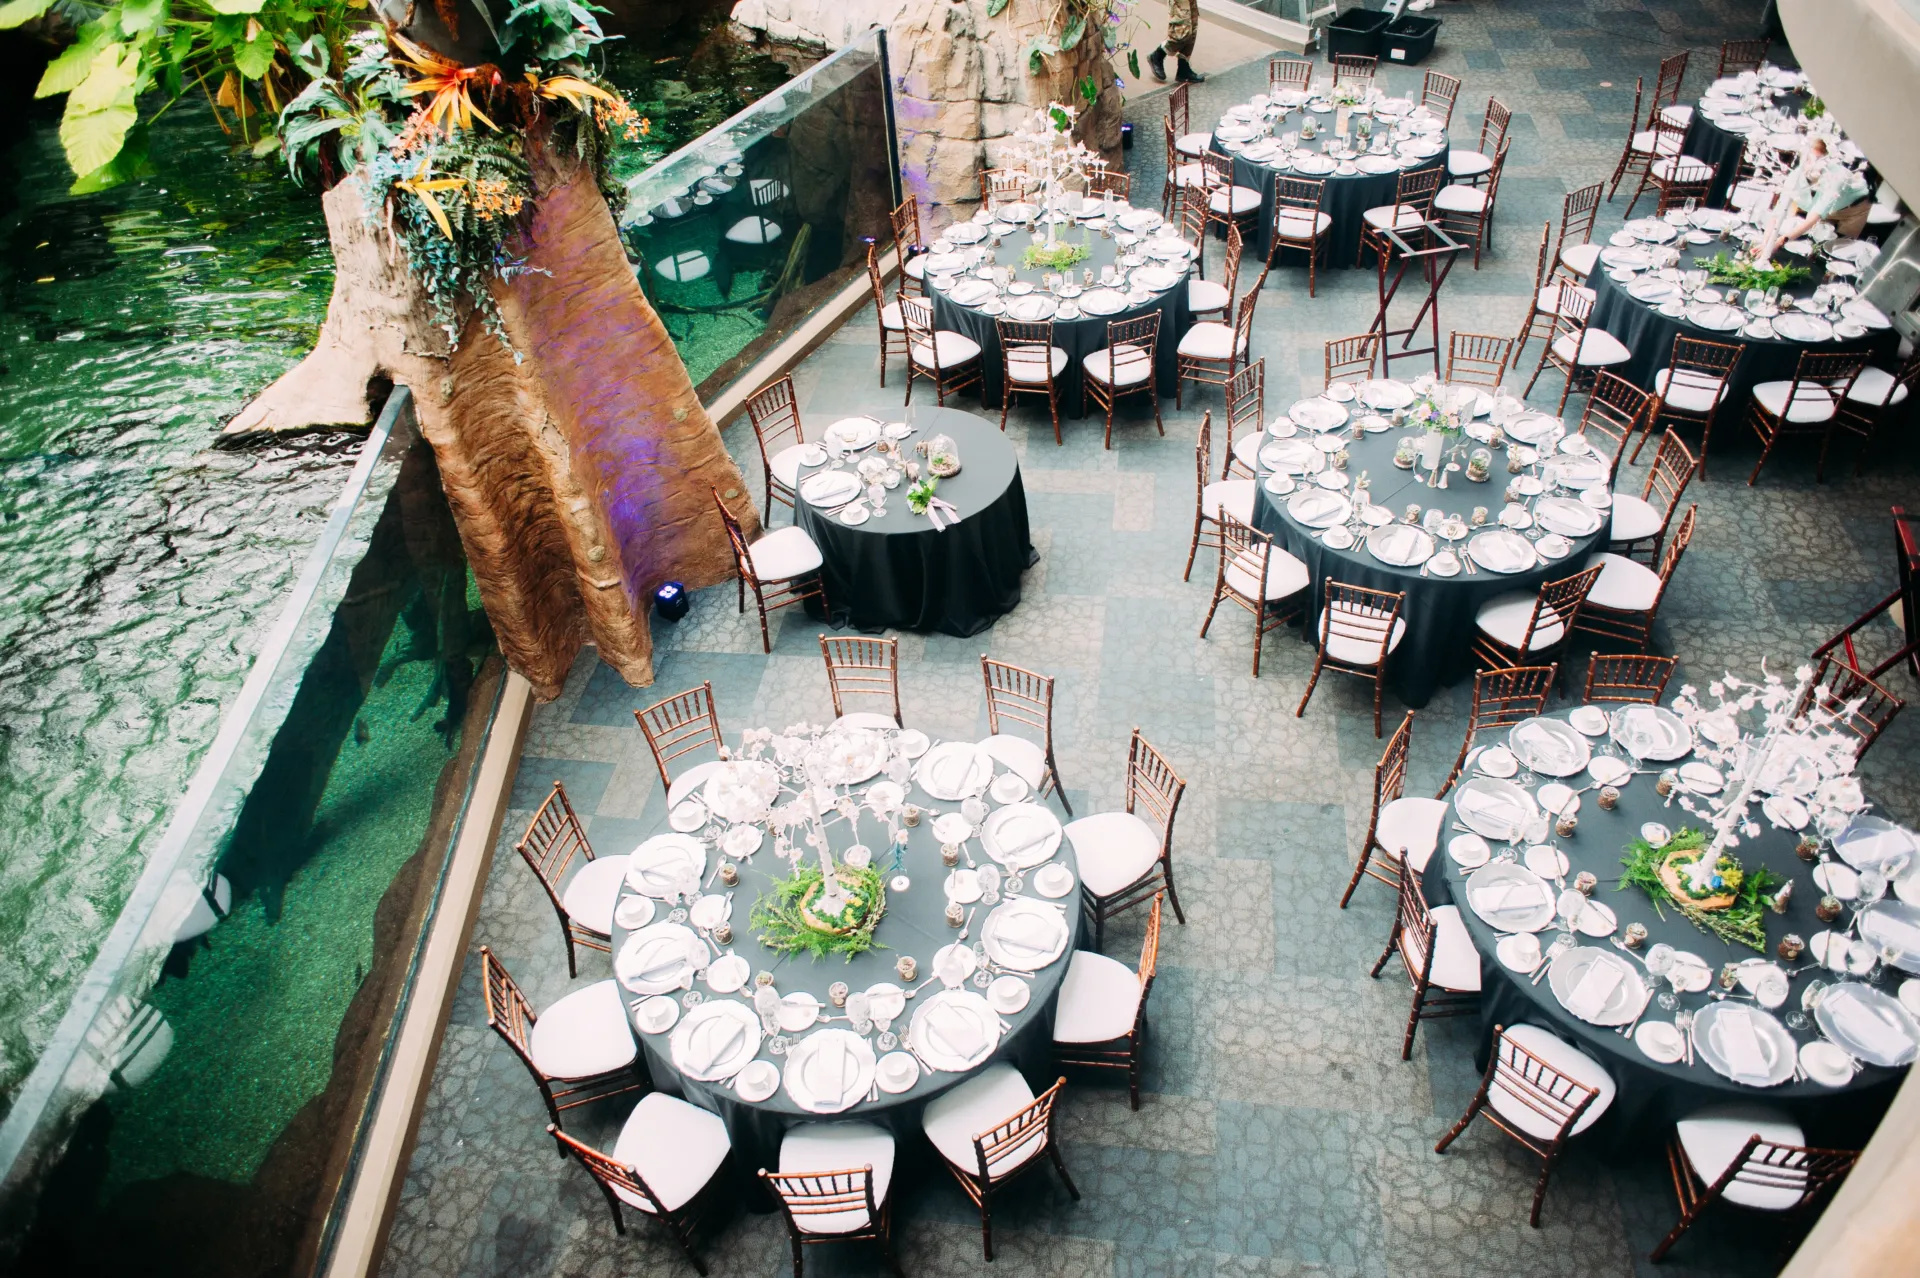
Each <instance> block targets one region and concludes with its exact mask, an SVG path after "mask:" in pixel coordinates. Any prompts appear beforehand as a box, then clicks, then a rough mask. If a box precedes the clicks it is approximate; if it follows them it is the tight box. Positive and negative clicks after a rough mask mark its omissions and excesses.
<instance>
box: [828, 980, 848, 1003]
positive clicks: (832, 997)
mask: <svg viewBox="0 0 1920 1278" xmlns="http://www.w3.org/2000/svg"><path fill="white" fill-rule="evenodd" d="M827 1001H828V1002H829V1003H832V1004H833V1005H834V1006H835V1007H845V1006H846V1005H847V983H846V982H845V981H835V982H834V983H833V984H831V985H829V986H827Z"/></svg>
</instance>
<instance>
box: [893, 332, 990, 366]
mask: <svg viewBox="0 0 1920 1278" xmlns="http://www.w3.org/2000/svg"><path fill="white" fill-rule="evenodd" d="M907 354H908V357H909V358H911V359H912V360H913V362H914V363H916V364H918V365H919V366H920V367H922V368H958V367H959V366H960V365H962V364H964V363H966V362H967V361H968V360H970V359H978V358H979V357H980V343H978V342H976V341H974V340H973V339H972V338H971V337H968V336H967V335H966V334H965V333H956V332H954V331H953V330H952V329H950V328H940V329H935V330H934V333H933V340H932V341H931V342H915V343H914V344H913V347H912V349H911V350H909V351H908V352H907Z"/></svg>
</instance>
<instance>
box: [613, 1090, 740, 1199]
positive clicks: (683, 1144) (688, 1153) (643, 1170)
mask: <svg viewBox="0 0 1920 1278" xmlns="http://www.w3.org/2000/svg"><path fill="white" fill-rule="evenodd" d="M731 1148H732V1146H731V1144H730V1142H729V1141H728V1140H727V1125H726V1124H725V1123H723V1122H721V1121H720V1116H719V1115H718V1114H710V1113H708V1112H707V1111H706V1110H704V1109H701V1108H700V1107H699V1106H698V1105H689V1104H687V1102H685V1101H683V1100H680V1099H679V1098H678V1097H674V1096H669V1095H667V1094H666V1093H665V1092H648V1093H647V1095H646V1096H645V1097H644V1098H643V1099H642V1100H641V1102H640V1103H639V1104H638V1105H635V1106H634V1107H633V1113H632V1114H630V1115H628V1116H627V1122H626V1126H624V1127H622V1128H621V1129H620V1139H619V1140H617V1141H615V1142H614V1145H613V1157H614V1158H615V1159H616V1160H617V1161H619V1162H621V1163H624V1164H626V1165H627V1166H628V1167H631V1168H633V1169H634V1170H635V1171H637V1172H639V1173H640V1179H641V1180H644V1181H645V1182H647V1188H648V1189H651V1190H652V1191H653V1193H654V1196H655V1197H656V1198H658V1199H659V1200H660V1205H661V1206H662V1207H665V1208H666V1209H667V1210H668V1211H678V1210H680V1208H682V1207H684V1206H686V1205H687V1204H688V1203H689V1202H691V1201H693V1196H694V1195H695V1194H697V1193H699V1192H700V1190H701V1189H702V1187H704V1186H705V1185H706V1183H707V1182H708V1181H710V1180H712V1179H713V1174H714V1173H715V1172H717V1171H719V1170H720V1164H721V1163H723V1162H725V1161H726V1159H727V1152H728V1150H729V1149H731ZM613 1192H614V1193H615V1194H617V1195H619V1197H620V1201H621V1202H623V1203H626V1204H627V1205H628V1206H629V1207H638V1208H639V1209H640V1210H641V1211H644V1212H646V1213H648V1214H649V1215H651V1214H652V1212H653V1207H652V1205H651V1204H650V1203H648V1202H647V1200H646V1199H645V1198H643V1197H641V1196H640V1195H639V1194H636V1193H634V1192H632V1191H631V1190H627V1189H615V1190H614V1191H613Z"/></svg>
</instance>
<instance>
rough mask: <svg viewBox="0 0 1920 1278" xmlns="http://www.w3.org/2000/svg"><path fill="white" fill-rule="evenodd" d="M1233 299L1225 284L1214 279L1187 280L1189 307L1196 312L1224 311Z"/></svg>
mask: <svg viewBox="0 0 1920 1278" xmlns="http://www.w3.org/2000/svg"><path fill="white" fill-rule="evenodd" d="M1232 301H1233V294H1231V293H1229V292H1227V286H1226V285H1225V284H1216V283H1214V282H1213V281H1212V280H1188V281H1187V309H1188V310H1190V311H1194V312H1202V311H1224V310H1226V309H1227V307H1228V306H1229V305H1230V304H1231V303H1232Z"/></svg>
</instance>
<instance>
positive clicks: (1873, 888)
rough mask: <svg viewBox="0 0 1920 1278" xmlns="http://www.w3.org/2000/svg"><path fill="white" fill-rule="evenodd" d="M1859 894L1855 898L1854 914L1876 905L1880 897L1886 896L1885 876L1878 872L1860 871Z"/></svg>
mask: <svg viewBox="0 0 1920 1278" xmlns="http://www.w3.org/2000/svg"><path fill="white" fill-rule="evenodd" d="M1859 892H1860V895H1859V896H1858V897H1857V898H1856V900H1855V904H1854V910H1855V911H1856V912H1858V911H1860V910H1864V909H1866V908H1867V907H1868V906H1870V905H1874V904H1876V903H1877V902H1878V901H1879V900H1880V898H1881V897H1883V896H1885V895H1886V894H1887V876H1886V875H1885V874H1883V873H1881V872H1880V871H1879V870H1862V871H1860V888H1859Z"/></svg>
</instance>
